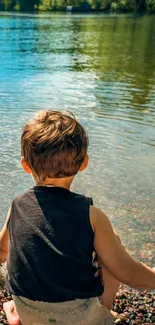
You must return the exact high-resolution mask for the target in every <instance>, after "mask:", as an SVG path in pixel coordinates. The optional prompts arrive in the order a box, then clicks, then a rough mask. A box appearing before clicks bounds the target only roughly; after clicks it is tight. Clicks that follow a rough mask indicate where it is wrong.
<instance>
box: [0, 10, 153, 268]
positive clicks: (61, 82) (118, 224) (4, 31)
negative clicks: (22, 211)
mask: <svg viewBox="0 0 155 325" xmlns="http://www.w3.org/2000/svg"><path fill="white" fill-rule="evenodd" d="M154 57H155V17H154V16H151V17H139V18H132V17H127V16H113V17H111V16H103V15H70V14H40V15H39V14H38V15H26V14H25V15H22V14H9V15H5V14H1V15H0V62H1V65H0V137H1V146H0V202H1V204H0V213H1V219H0V225H1V226H2V224H3V222H4V220H5V217H6V213H7V210H8V208H9V205H10V203H11V201H12V199H13V197H14V196H15V195H17V194H18V193H21V192H23V191H24V190H26V189H27V188H28V187H29V186H32V185H33V183H32V180H31V178H29V176H27V175H25V174H24V172H23V171H22V169H21V166H20V134H21V129H22V127H23V125H24V123H25V121H26V120H27V119H28V118H30V117H31V116H32V114H33V113H34V112H35V111H37V110H38V109H58V110H61V109H65V110H70V111H72V112H73V113H74V114H75V115H76V117H77V118H78V119H79V120H80V122H81V123H83V125H84V126H85V127H86V129H87V131H88V134H89V137H90V148H89V156H90V162H89V167H88V169H87V170H86V171H85V172H84V173H83V174H82V173H81V174H80V175H78V176H77V179H76V180H75V183H74V184H73V190H74V191H77V192H80V193H84V194H86V195H89V196H92V197H93V199H94V203H95V204H96V205H97V206H98V207H100V208H102V209H103V210H104V211H105V212H106V213H107V215H108V216H109V218H110V220H111V222H112V224H113V226H114V227H115V228H116V230H117V231H118V232H119V234H120V236H121V239H122V241H123V243H124V245H126V246H127V247H128V250H129V251H130V252H131V254H132V255H133V256H135V257H138V258H140V259H141V260H144V261H146V262H147V263H149V264H150V265H152V264H153V263H154V256H155V254H154V253H155V204H154V184H155V158H154V157H155V60H154Z"/></svg>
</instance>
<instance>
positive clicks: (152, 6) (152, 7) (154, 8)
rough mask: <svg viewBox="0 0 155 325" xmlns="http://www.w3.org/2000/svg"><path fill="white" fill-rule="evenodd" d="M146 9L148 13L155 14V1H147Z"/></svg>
mask: <svg viewBox="0 0 155 325" xmlns="http://www.w3.org/2000/svg"><path fill="white" fill-rule="evenodd" d="M146 9H147V11H148V12H152V13H153V12H155V0H146Z"/></svg>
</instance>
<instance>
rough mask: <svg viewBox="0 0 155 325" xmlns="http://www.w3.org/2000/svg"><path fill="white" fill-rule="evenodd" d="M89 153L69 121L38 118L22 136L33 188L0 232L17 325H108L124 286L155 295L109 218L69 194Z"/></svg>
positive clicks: (59, 116) (147, 271) (53, 115)
mask: <svg viewBox="0 0 155 325" xmlns="http://www.w3.org/2000/svg"><path fill="white" fill-rule="evenodd" d="M87 148H88V138H87V135H86V132H85V130H84V128H83V127H82V126H81V125H80V124H79V123H78V122H77V121H76V119H75V118H74V116H73V115H71V114H67V113H61V112H57V111H41V112H39V113H37V114H36V115H35V116H34V118H33V119H32V120H31V121H29V122H28V123H27V124H26V125H25V127H24V129H23V133H22V136H21V163H22V166H23V169H24V171H25V172H26V173H28V174H31V175H32V177H33V179H34V182H35V186H34V187H33V188H31V189H30V190H28V191H27V192H25V193H24V194H22V195H20V196H17V197H16V198H15V199H14V201H13V203H12V206H11V208H10V211H9V213H8V217H7V220H6V223H5V225H4V227H3V229H2V231H1V233H0V262H5V261H6V259H7V278H6V283H7V288H8V290H9V292H10V293H11V294H12V297H13V301H14V302H13V301H11V302H10V303H9V304H6V305H5V306H4V309H5V310H6V312H7V317H8V320H9V322H10V324H12V325H13V324H14V325H17V324H20V321H21V323H22V325H35V324H36V325H47V324H50V323H56V324H59V325H63V324H66V325H71V324H72V325H73V324H75V325H82V324H83V325H110V324H112V323H113V317H112V315H111V313H110V309H111V306H112V302H113V299H114V297H115V294H116V291H117V290H118V287H119V281H121V282H123V283H125V284H127V285H129V286H131V287H133V288H136V289H140V290H141V289H142V290H143V289H146V290H150V289H155V272H154V271H153V270H152V269H151V268H149V267H148V266H146V265H145V264H142V263H140V262H138V261H135V260H134V259H133V258H132V257H130V255H128V253H127V252H126V250H125V249H124V247H123V246H122V245H121V243H120V240H119V238H118V236H117V235H116V234H115V233H114V230H113V228H112V226H111V224H110V222H109V220H108V218H107V217H106V215H105V214H104V213H103V212H102V211H101V210H99V209H98V208H96V207H94V206H93V203H92V200H91V199H90V198H86V197H85V196H83V195H79V194H76V193H73V192H71V191H70V186H71V184H72V182H73V180H74V177H75V175H76V174H77V173H78V172H81V171H83V170H84V169H85V168H86V167H87V164H88V155H87ZM94 252H96V254H97V256H98V261H99V264H100V267H101V272H102V279H103V281H101V280H100V277H98V274H97V272H96V271H97V268H96V266H95V264H94V263H92V255H94ZM16 310H17V311H16ZM18 315H19V319H20V321H19V319H18Z"/></svg>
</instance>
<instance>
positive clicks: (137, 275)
mask: <svg viewBox="0 0 155 325" xmlns="http://www.w3.org/2000/svg"><path fill="white" fill-rule="evenodd" d="M90 222H91V224H92V227H93V229H94V247H95V250H96V253H97V255H98V257H99V258H100V260H101V261H102V263H103V264H104V265H105V266H106V267H107V268H108V269H109V271H110V272H111V273H112V274H113V276H114V277H115V278H116V279H118V280H119V281H121V282H122V283H125V284H127V285H129V286H131V287H133V288H136V289H140V290H150V289H155V272H154V271H153V270H152V269H151V268H149V267H148V266H147V265H145V264H143V263H141V262H138V261H136V260H134V259H133V258H132V257H131V256H130V255H129V254H128V253H127V252H126V250H125V249H124V247H123V246H122V245H121V243H120V242H119V240H118V239H117V237H116V236H115V233H114V230H113V228H112V226H111V223H110V221H109V220H108V218H107V217H106V215H105V214H104V213H103V212H102V211H101V210H99V209H97V208H96V207H93V206H91V207H90Z"/></svg>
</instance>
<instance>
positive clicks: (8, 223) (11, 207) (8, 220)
mask: <svg viewBox="0 0 155 325" xmlns="http://www.w3.org/2000/svg"><path fill="white" fill-rule="evenodd" d="M13 205H14V201H13V202H12V204H11V206H10V209H9V212H8V215H7V220H6V227H7V229H8V230H9V225H10V217H11V213H12V210H13Z"/></svg>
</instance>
